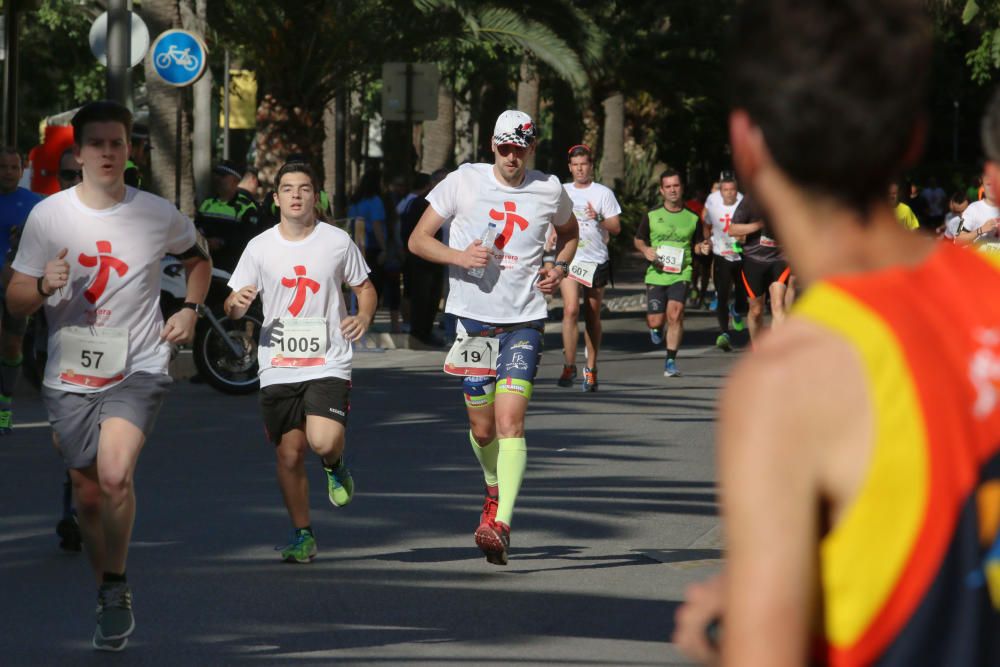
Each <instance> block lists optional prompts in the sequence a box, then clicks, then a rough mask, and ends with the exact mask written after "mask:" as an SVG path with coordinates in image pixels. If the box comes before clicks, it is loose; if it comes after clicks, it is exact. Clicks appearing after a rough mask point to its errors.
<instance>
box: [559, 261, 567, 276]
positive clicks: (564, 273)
mask: <svg viewBox="0 0 1000 667" xmlns="http://www.w3.org/2000/svg"><path fill="white" fill-rule="evenodd" d="M556 268H557V269H562V272H563V275H564V276H568V275H569V262H556Z"/></svg>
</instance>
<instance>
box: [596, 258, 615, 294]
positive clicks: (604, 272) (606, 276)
mask: <svg viewBox="0 0 1000 667" xmlns="http://www.w3.org/2000/svg"><path fill="white" fill-rule="evenodd" d="M610 279H611V260H610V259H609V260H608V261H606V262H604V263H603V264H598V265H597V270H596V271H594V284H593V285H591V287H594V288H601V287H604V286H606V285H607V284H608V281H609V280H610Z"/></svg>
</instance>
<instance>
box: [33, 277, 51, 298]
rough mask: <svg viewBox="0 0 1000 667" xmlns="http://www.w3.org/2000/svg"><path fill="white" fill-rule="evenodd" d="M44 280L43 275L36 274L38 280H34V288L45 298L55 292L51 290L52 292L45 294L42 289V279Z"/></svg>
mask: <svg viewBox="0 0 1000 667" xmlns="http://www.w3.org/2000/svg"><path fill="white" fill-rule="evenodd" d="M44 280H45V276H38V280H37V281H35V289H37V290H38V293H39V294H41V295H42V296H44V297H45V298H46V299H48V298H49V297H50V296H52V294H55V292H52V294H46V293H45V290H43V289H42V281H44Z"/></svg>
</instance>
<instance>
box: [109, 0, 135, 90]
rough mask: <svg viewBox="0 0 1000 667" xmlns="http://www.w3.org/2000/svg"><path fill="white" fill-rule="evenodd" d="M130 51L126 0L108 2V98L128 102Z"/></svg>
mask: <svg viewBox="0 0 1000 667" xmlns="http://www.w3.org/2000/svg"><path fill="white" fill-rule="evenodd" d="M131 51H132V15H131V12H129V10H128V4H127V2H126V0H110V1H109V2H108V74H107V86H108V89H107V95H108V99H110V100H114V101H115V102H118V103H119V104H124V105H127V104H128V85H127V81H128V70H129V65H130V63H129V59H130V58H129V56H130V53H131Z"/></svg>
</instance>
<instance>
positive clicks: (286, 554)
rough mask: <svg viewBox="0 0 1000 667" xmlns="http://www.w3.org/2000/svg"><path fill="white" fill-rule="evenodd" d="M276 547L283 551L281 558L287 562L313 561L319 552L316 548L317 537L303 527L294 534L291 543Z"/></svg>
mask: <svg viewBox="0 0 1000 667" xmlns="http://www.w3.org/2000/svg"><path fill="white" fill-rule="evenodd" d="M274 549H275V551H279V550H280V551H281V559H282V560H283V561H285V562H286V563H311V562H312V559H313V558H315V557H316V554H317V553H319V550H318V549H317V548H316V538H315V537H313V534H312V533H310V532H309V531H308V530H303V529H301V528H300V529H298V530H296V531H295V532H294V533H293V534H292V542H291V544H289V545H287V546H284V547H280V546H279V547H275V548H274Z"/></svg>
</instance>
